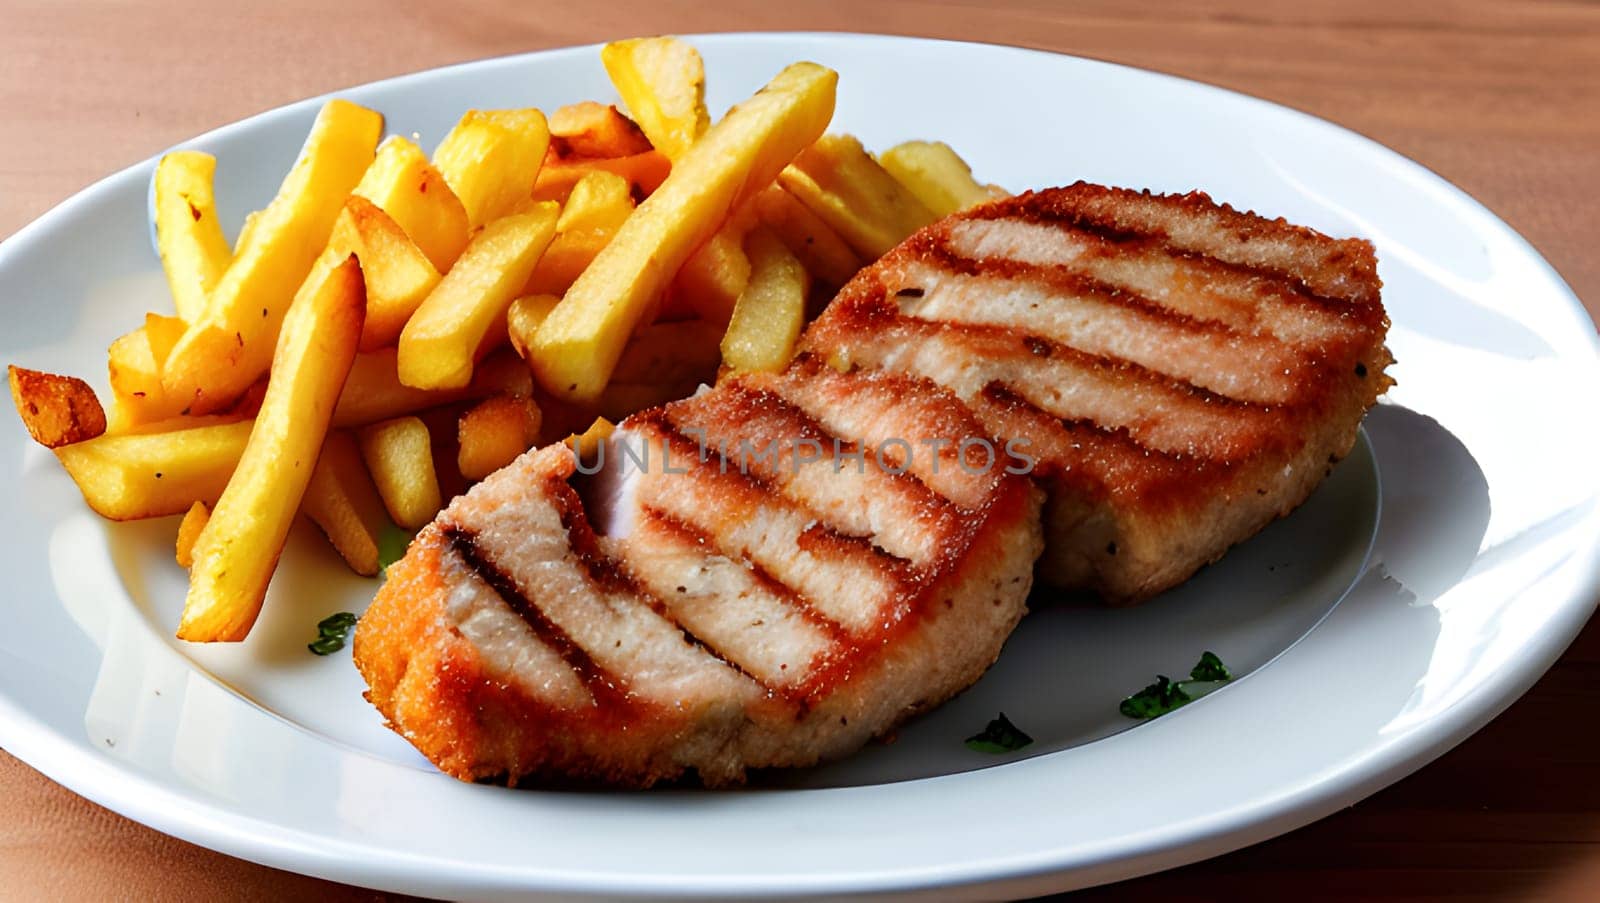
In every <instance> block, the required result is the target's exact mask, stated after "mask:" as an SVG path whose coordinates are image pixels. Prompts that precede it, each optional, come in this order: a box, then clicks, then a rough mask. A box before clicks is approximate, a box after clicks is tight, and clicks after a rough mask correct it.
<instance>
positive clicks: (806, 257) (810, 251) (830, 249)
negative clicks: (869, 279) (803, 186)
mask: <svg viewBox="0 0 1600 903" xmlns="http://www.w3.org/2000/svg"><path fill="white" fill-rule="evenodd" d="M755 205H756V216H757V218H759V219H760V220H761V222H762V223H763V224H765V225H766V226H767V228H769V229H771V230H772V231H773V232H776V233H777V234H778V237H779V238H781V239H783V243H784V244H785V245H787V246H788V248H789V251H790V252H791V253H793V254H794V256H796V257H798V258H800V262H801V263H803V264H805V267H806V271H807V272H809V273H810V274H811V275H813V276H815V277H816V278H817V280H818V281H820V282H822V283H824V284H825V285H829V286H832V287H833V288H838V287H840V286H842V285H844V284H845V283H846V282H849V281H850V279H851V277H853V276H855V274H856V272H857V271H858V270H860V269H861V268H862V267H863V266H866V263H865V261H863V260H862V259H861V257H860V256H859V255H858V254H856V252H855V251H854V250H852V249H851V248H850V245H848V244H846V243H845V240H844V239H842V238H840V237H839V233H837V232H835V231H833V230H832V229H831V228H829V227H828V224H827V223H825V222H823V221H822V220H821V218H819V217H818V216H817V215H816V214H815V213H812V212H811V211H810V210H809V209H808V208H807V207H806V205H804V204H802V203H800V202H799V201H798V200H795V196H794V195H792V194H790V193H789V192H787V191H785V190H784V189H783V186H781V185H773V186H771V187H770V188H768V189H767V190H766V191H763V192H761V193H760V194H758V195H756V201H755Z"/></svg>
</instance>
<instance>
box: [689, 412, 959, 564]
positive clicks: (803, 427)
mask: <svg viewBox="0 0 1600 903" xmlns="http://www.w3.org/2000/svg"><path fill="white" fill-rule="evenodd" d="M719 390H720V391H721V392H723V393H725V394H727V395H733V396H735V397H736V398H737V399H738V402H737V405H738V414H736V417H738V419H740V420H741V421H744V422H746V423H748V422H749V421H750V420H754V419H757V418H759V417H761V416H762V414H760V413H757V414H750V415H748V416H746V415H747V412H751V411H757V412H764V413H765V414H768V415H771V416H772V417H774V418H776V419H778V420H780V421H781V423H780V424H779V426H780V427H783V428H786V429H785V430H784V432H785V438H788V439H790V440H799V439H808V440H811V441H814V442H816V443H817V444H819V445H821V446H822V449H823V453H824V454H826V453H829V452H833V453H835V454H840V455H844V454H852V455H853V454H854V453H856V452H858V451H862V449H861V444H860V443H859V442H857V441H855V440H853V439H852V440H845V439H844V438H843V437H840V436H836V435H834V434H833V433H832V432H830V431H829V430H828V429H827V427H825V426H824V425H823V424H822V423H821V422H820V421H818V420H817V419H816V418H815V417H812V416H811V414H809V413H808V412H806V410H805V409H804V408H801V407H800V406H799V405H797V404H795V403H794V402H792V401H790V400H789V399H788V398H785V397H784V396H783V394H782V393H780V392H778V391H777V390H775V389H773V388H767V387H754V386H750V385H748V384H746V383H744V382H739V381H731V382H727V383H724V384H723V385H722V386H720V387H719ZM697 403H702V400H701V399H695V398H690V399H685V400H684V401H681V402H674V403H672V404H669V405H666V406H665V407H666V412H667V417H668V419H670V420H671V421H672V422H673V424H674V425H675V426H677V425H679V424H680V423H681V421H680V419H679V418H678V417H676V416H675V415H676V414H677V412H678V411H681V410H686V409H689V408H691V407H693V406H695V405H696V404H697ZM708 432H709V431H708ZM984 438H988V437H984ZM736 448H737V446H736ZM725 449H726V446H724V450H725ZM912 454H913V455H915V454H916V451H915V449H913V452H912ZM724 457H726V455H724ZM863 460H866V461H868V462H869V463H866V464H864V465H863V469H864V470H865V471H867V472H870V473H873V474H875V475H876V479H879V480H883V481H885V483H886V484H887V486H888V487H889V489H890V491H891V492H898V493H900V494H901V496H902V498H903V499H904V500H905V502H906V503H907V504H909V505H911V506H914V507H915V508H917V509H918V513H919V514H920V515H921V516H922V517H924V518H929V519H932V520H933V521H934V524H933V530H932V531H931V532H932V533H933V534H934V535H935V537H936V538H937V541H938V542H939V543H941V544H942V543H943V542H945V536H946V534H947V533H948V524H949V521H950V519H951V518H952V517H954V516H955V514H956V511H955V505H954V503H953V502H951V501H950V500H949V499H947V498H945V497H944V496H943V495H940V494H939V493H938V492H936V491H935V490H934V489H933V488H932V487H930V486H928V485H927V484H926V483H924V482H923V481H922V479H921V478H920V477H918V476H917V475H916V474H915V473H913V472H912V471H911V470H910V469H909V466H908V465H909V462H902V466H904V467H905V469H902V470H901V471H900V472H898V473H896V472H894V471H891V470H885V469H883V468H880V467H878V466H877V461H876V460H875V458H874V456H871V455H865V456H864V458H863ZM809 466H836V465H834V464H832V463H830V462H826V461H818V462H813V463H812V464H811V465H809ZM845 466H853V465H845ZM784 497H785V498H786V499H788V500H789V501H791V502H793V503H794V504H795V505H796V506H798V507H800V508H801V509H802V510H804V511H805V512H806V513H807V514H809V515H811V516H812V517H814V518H816V519H817V520H818V521H819V522H826V523H828V525H829V527H830V528H832V529H833V530H834V531H835V532H837V533H839V534H840V535H845V536H855V534H853V533H847V532H846V531H845V530H844V529H843V528H842V527H841V526H840V525H838V524H834V523H831V522H829V521H828V518H827V516H826V514H825V513H823V512H819V511H817V510H815V509H814V508H813V507H812V505H811V504H810V503H809V502H808V501H807V500H806V499H803V498H798V497H794V496H790V495H787V494H785V496H784ZM860 538H862V539H866V540H868V541H869V542H870V540H871V538H872V536H871V535H867V536H862V537H860ZM874 548H877V546H876V545H875V546H874ZM899 560H904V559H899Z"/></svg>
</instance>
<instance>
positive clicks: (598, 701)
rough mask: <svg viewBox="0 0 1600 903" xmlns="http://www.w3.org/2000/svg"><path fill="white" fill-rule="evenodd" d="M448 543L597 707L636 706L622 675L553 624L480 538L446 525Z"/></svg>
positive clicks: (460, 528)
mask: <svg viewBox="0 0 1600 903" xmlns="http://www.w3.org/2000/svg"><path fill="white" fill-rule="evenodd" d="M443 532H444V539H445V542H446V543H447V544H448V545H449V547H450V550H451V551H452V552H454V553H455V555H456V557H457V558H459V559H461V563H462V564H464V565H466V566H467V568H468V569H469V570H471V571H472V572H473V573H474V574H476V575H477V577H478V579H480V580H482V581H483V582H484V584H485V585H487V586H488V587H489V588H490V589H492V590H494V592H495V594H496V595H498V596H499V597H500V599H501V600H502V601H503V602H505V603H506V605H507V606H508V607H509V608H510V609H511V610H512V611H514V612H516V614H517V616H518V617H520V618H522V621H523V623H525V624H527V625H528V629H529V630H531V631H533V635H534V636H535V637H537V638H538V639H539V641H540V642H541V643H544V644H545V645H546V646H548V647H549V648H551V649H553V650H555V652H556V654H558V655H560V656H561V658H562V660H563V661H565V662H566V663H567V665H568V667H570V668H572V670H573V672H574V673H575V674H577V675H578V679H579V680H580V681H582V682H583V685H584V688H585V689H587V690H588V691H589V695H590V697H592V698H593V699H594V702H595V705H596V706H598V707H599V708H601V709H602V710H605V709H608V708H610V709H615V708H616V707H620V706H627V705H631V704H632V703H633V702H634V699H633V694H632V692H631V691H630V690H629V689H628V687H627V683H626V682H625V681H623V680H622V678H621V677H620V676H618V675H614V674H612V673H610V672H609V671H607V670H606V669H605V668H603V667H601V665H600V663H599V662H596V661H595V660H594V658H593V657H591V656H590V655H589V653H588V652H587V651H585V650H584V648H583V647H582V646H579V645H578V644H577V643H576V642H574V641H573V639H572V637H571V636H568V635H567V632H566V631H565V630H562V629H561V625H559V624H557V623H556V622H554V621H552V620H550V618H549V617H548V616H547V615H546V614H545V613H544V611H543V610H541V609H540V608H539V606H537V605H535V604H534V603H533V602H532V601H531V600H530V599H529V598H528V597H527V596H525V595H523V592H522V590H521V589H520V588H519V587H518V586H517V584H516V581H515V580H513V579H512V577H511V575H510V574H508V573H506V572H505V571H503V570H501V569H500V567H499V565H497V564H495V563H494V562H493V561H492V560H490V559H489V557H488V556H487V555H485V554H484V552H483V550H482V549H481V548H479V547H478V537H477V534H476V533H475V532H474V531H472V530H470V529H468V528H467V527H463V526H461V525H459V524H445V525H444V528H443Z"/></svg>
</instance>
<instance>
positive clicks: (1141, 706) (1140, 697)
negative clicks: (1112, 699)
mask: <svg viewBox="0 0 1600 903" xmlns="http://www.w3.org/2000/svg"><path fill="white" fill-rule="evenodd" d="M1230 680H1233V672H1231V671H1229V670H1228V666H1227V665H1224V664H1223V663H1222V659H1220V658H1217V656H1216V653H1214V652H1206V653H1204V654H1202V655H1201V656H1200V661H1199V662H1197V663H1196V664H1195V666H1194V667H1193V668H1190V669H1189V679H1188V680H1173V679H1171V678H1169V677H1167V676H1166V675H1165V674H1158V675H1156V682H1155V683H1153V684H1151V685H1150V686H1148V687H1145V688H1144V689H1143V690H1140V691H1139V692H1137V693H1135V694H1133V695H1132V696H1129V697H1128V698H1127V699H1124V700H1122V706H1121V711H1122V714H1124V715H1126V716H1128V717H1129V718H1140V719H1143V718H1158V717H1160V716H1162V715H1165V714H1166V713H1168V712H1170V711H1172V710H1173V709H1178V708H1182V707H1183V706H1185V705H1188V704H1189V703H1191V702H1193V701H1194V699H1195V697H1194V696H1192V695H1190V693H1189V691H1188V688H1189V687H1190V686H1192V685H1194V684H1217V683H1227V682H1228V681H1230Z"/></svg>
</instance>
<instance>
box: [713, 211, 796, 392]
mask: <svg viewBox="0 0 1600 903" xmlns="http://www.w3.org/2000/svg"><path fill="white" fill-rule="evenodd" d="M745 250H746V251H747V252H748V253H749V255H750V285H749V286H748V287H747V288H746V289H745V290H744V294H742V295H740V296H739V303H738V304H737V305H736V306H735V307H734V309H733V318H732V319H731V320H730V321H729V322H728V332H727V334H726V335H724V336H723V337H722V360H723V362H724V363H725V364H727V365H728V366H729V367H731V368H733V369H734V370H780V369H782V368H783V366H784V365H785V364H787V363H789V359H790V358H792V357H794V348H795V343H796V342H797V341H799V339H800V327H801V326H803V325H805V317H806V295H807V294H808V293H809V292H810V290H811V286H810V285H809V284H808V283H809V280H808V278H807V276H806V270H805V267H803V266H801V265H800V261H799V260H798V259H796V257H795V256H794V255H793V254H791V253H789V249H788V248H786V247H784V244H783V242H781V241H779V240H778V237H777V236H776V235H774V234H772V232H770V231H769V230H767V229H765V228H757V229H754V230H751V232H750V235H749V237H748V238H746V239H745Z"/></svg>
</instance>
